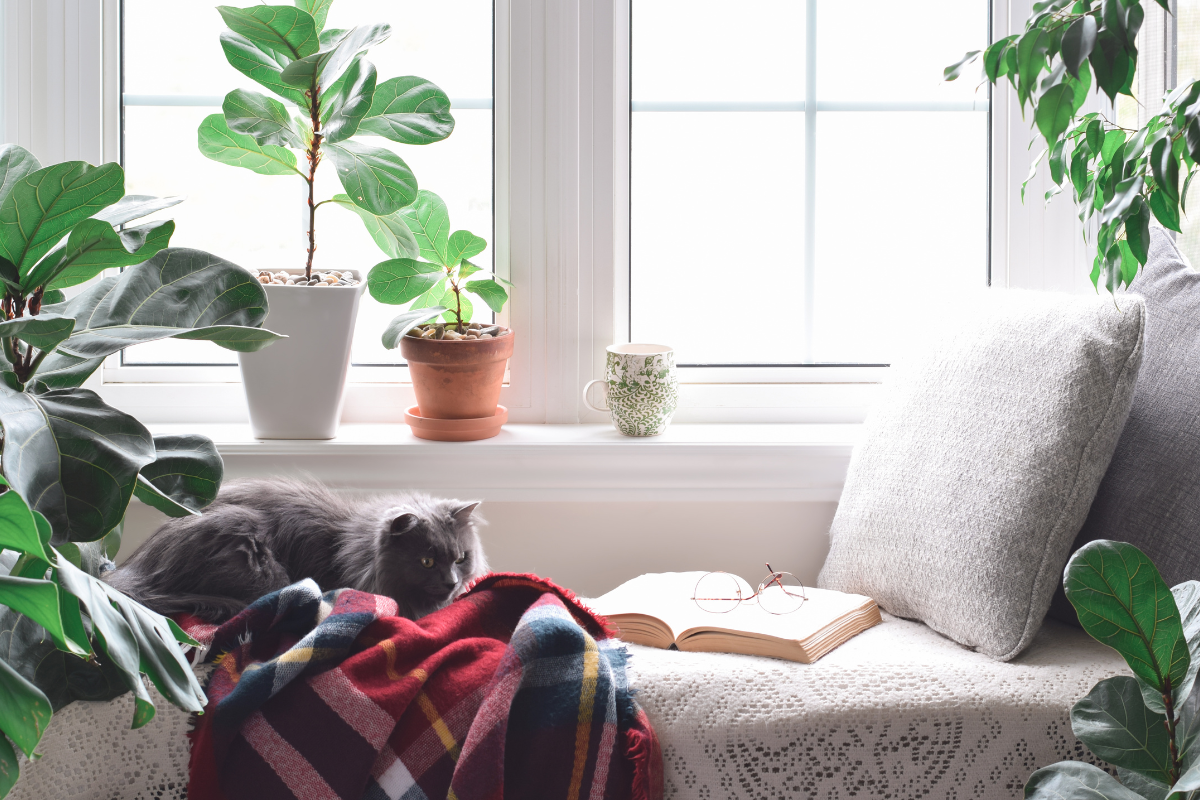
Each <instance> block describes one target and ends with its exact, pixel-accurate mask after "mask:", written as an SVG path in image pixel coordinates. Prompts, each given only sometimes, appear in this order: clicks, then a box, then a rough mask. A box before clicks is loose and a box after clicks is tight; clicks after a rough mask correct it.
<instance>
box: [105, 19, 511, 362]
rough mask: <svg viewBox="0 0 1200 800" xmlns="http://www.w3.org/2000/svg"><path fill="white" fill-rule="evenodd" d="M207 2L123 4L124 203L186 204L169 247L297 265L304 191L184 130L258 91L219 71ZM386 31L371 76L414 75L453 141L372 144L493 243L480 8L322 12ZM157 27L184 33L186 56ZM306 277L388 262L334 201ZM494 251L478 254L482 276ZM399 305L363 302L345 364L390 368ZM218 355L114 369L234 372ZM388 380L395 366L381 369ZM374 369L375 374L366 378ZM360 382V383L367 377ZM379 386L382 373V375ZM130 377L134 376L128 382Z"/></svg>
mask: <svg viewBox="0 0 1200 800" xmlns="http://www.w3.org/2000/svg"><path fill="white" fill-rule="evenodd" d="M216 5H217V3H216V2H214V0H171V2H162V0H124V3H123V49H122V54H123V82H124V86H123V115H124V133H123V140H122V158H123V162H124V165H125V169H126V175H127V177H126V189H127V191H128V192H129V193H131V194H152V195H159V196H163V195H178V194H183V195H187V196H188V199H187V201H186V202H185V203H183V204H182V205H180V206H177V207H175V208H172V209H170V210H169V211H168V212H165V214H164V216H170V217H172V218H174V219H175V220H176V221H177V223H178V227H177V229H176V233H175V235H174V237H173V238H172V244H173V245H175V246H187V247H197V248H201V249H204V250H208V251H210V252H213V253H216V254H217V255H220V256H223V257H225V258H228V259H229V260H231V261H233V262H235V263H237V264H240V265H241V266H244V267H246V268H248V269H252V270H258V269H271V270H279V269H297V268H302V267H303V265H304V262H305V258H306V246H307V240H306V230H307V229H306V225H307V210H306V208H305V206H304V205H303V204H302V198H304V197H306V191H307V190H306V185H305V184H304V182H303V181H301V180H300V179H299V178H292V177H287V176H279V177H274V176H264V175H258V174H255V173H252V172H249V171H247V170H243V169H238V168H236V167H230V166H226V165H224V164H220V163H217V162H215V161H210V160H208V159H207V158H205V157H204V156H202V155H201V154H200V152H199V150H198V149H197V146H196V129H197V128H198V127H199V125H200V122H201V121H202V120H203V119H204V118H205V117H206V116H208V115H209V114H213V113H220V105H221V101H222V100H223V99H224V96H225V94H226V93H227V92H229V91H230V90H232V89H235V88H239V87H242V88H247V89H254V90H256V91H261V92H263V93H268V92H267V90H265V89H263V88H262V87H261V86H259V85H258V84H256V83H254V82H253V81H252V80H250V79H249V78H247V77H245V76H243V75H242V74H241V73H239V72H237V71H236V70H235V69H233V67H231V66H229V64H228V62H227V61H226V60H225V57H224V54H223V53H222V50H221V46H220V43H219V40H218V37H219V35H220V33H221V31H222V30H224V29H225V25H224V23H223V22H222V20H221V17H220V15H219V14H218V13H217V11H216ZM373 22H389V23H391V25H392V28H393V31H392V36H391V37H390V38H389V39H388V40H387V41H386V42H384V43H382V44H380V45H378V46H376V47H374V48H372V49H371V51H370V53H369V54H368V58H369V59H370V60H371V61H372V63H374V64H375V66H376V67H377V69H378V70H379V78H380V80H381V81H382V80H385V79H389V78H393V77H399V76H402V75H420V76H422V77H424V78H427V79H429V80H431V81H433V82H434V83H436V84H437V85H438V86H440V87H441V88H442V89H443V90H444V91H445V92H446V93H447V94H448V95H449V96H450V98H451V101H452V105H453V113H454V118H455V129H454V133H453V134H451V135H450V137H449V138H448V139H446V140H444V141H442V142H438V143H435V144H432V145H425V146H421V147H416V146H404V145H397V144H394V143H392V142H389V141H388V140H386V139H383V138H381V137H372V138H371V144H374V145H377V146H381V147H390V148H393V149H395V150H396V151H397V152H398V153H399V154H400V156H401V157H402V158H404V160H405V161H407V162H408V164H409V166H411V167H412V169H413V172H414V173H415V174H416V176H417V179H418V182H419V185H420V186H421V187H422V188H427V189H432V190H433V191H435V192H437V193H438V194H439V195H441V197H442V198H443V199H444V200H445V201H446V203H447V205H448V206H449V209H450V218H451V221H452V223H453V224H454V226H455V228H456V229H459V228H466V229H468V230H471V231H473V232H475V233H477V234H478V235H481V236H483V237H484V238H486V239H488V241H489V245H490V244H491V243H492V242H493V241H494V238H495V237H494V234H493V224H492V175H493V147H492V63H493V55H492V52H493V46H492V25H493V22H492V0H444V2H439V3H422V2H417V0H357V2H354V3H349V2H343V3H334V4H333V6H332V9H331V11H330V14H329V18H328V22H327V25H326V27H327V28H349V27H353V26H355V25H361V24H367V23H373ZM166 31H186V32H187V36H186V40H187V42H188V43H189V44H188V46H186V47H181V46H180V41H181V40H180V39H179V38H178V36H173V35H164V32H166ZM341 191H342V189H341V186H340V185H339V183H338V180H337V177H336V175H335V174H334V173H333V169H332V166H331V165H325V167H324V169H322V170H320V171H319V173H318V178H317V196H318V198H326V197H329V196H331V195H333V194H335V193H338V192H341ZM316 231H317V243H318V249H317V252H316V256H315V259H314V268H316V269H353V270H355V271H358V272H362V273H364V274H365V273H366V271H367V270H369V269H370V268H371V267H372V266H373V265H375V264H377V263H379V262H380V261H383V260H385V259H386V258H387V256H385V255H384V254H383V253H382V252H381V251H380V250H379V249H378V248H377V247H376V246H375V244H374V242H372V241H371V239H370V237H369V236H367V234H366V231H365V230H364V228H363V226H362V223H361V222H360V221H359V219H358V218H357V217H356V216H355V215H354V214H352V213H350V212H348V211H346V210H345V209H342V208H340V207H338V206H336V205H335V204H329V205H325V206H322V207H321V208H320V209H318V211H317V223H316ZM492 251H493V248H492V247H491V246H489V248H488V249H487V250H486V251H484V253H483V254H482V255H480V256H479V259H478V263H479V264H480V266H484V267H485V268H490V265H491V263H492V257H493V255H492ZM397 312H398V309H397V308H395V307H393V306H385V305H382V304H380V303H377V302H376V301H374V300H373V299H372V298H371V297H370V295H368V294H364V296H363V301H362V305H361V308H360V311H359V317H358V325H357V328H356V330H355V336H354V346H353V362H354V364H355V365H356V366H390V365H395V364H398V363H401V359H400V354H399V351H398V350H386V349H384V347H383V346H382V344H381V343H380V341H379V337H380V333H381V332H382V330H383V328H384V326H385V325H386V323H387V322H388V320H390V319H391V318H392V317H393V316H395V315H396V313H397ZM235 363H236V360H235V359H234V357H233V354H231V353H230V352H229V351H226V350H221V349H220V348H217V347H216V346H214V345H209V344H202V343H196V342H177V341H171V340H167V341H163V342H157V343H153V344H146V345H141V346H139V347H137V348H131V349H130V350H129V351H128V352H127V353H126V354H125V355H124V361H123V366H136V365H143V366H144V365H164V364H174V365H177V364H196V365H199V364H207V365H227V364H235ZM383 372H384V373H385V375H388V376H391V375H393V374H394V371H389V370H384V371H383ZM378 374H379V373H378V371H376V372H375V375H378ZM367 377H372V376H367ZM385 379H386V378H385ZM135 380H136V378H135Z"/></svg>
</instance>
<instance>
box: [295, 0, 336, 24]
mask: <svg viewBox="0 0 1200 800" xmlns="http://www.w3.org/2000/svg"><path fill="white" fill-rule="evenodd" d="M331 5H333V0H296V8H300V9H303V10H304V11H306V12H308V14H309V15H310V16H311V17H312V18H313V21H314V22H315V23H316V25H317V30H318V31H323V30H325V18H326V17H328V16H329V7H330V6H331Z"/></svg>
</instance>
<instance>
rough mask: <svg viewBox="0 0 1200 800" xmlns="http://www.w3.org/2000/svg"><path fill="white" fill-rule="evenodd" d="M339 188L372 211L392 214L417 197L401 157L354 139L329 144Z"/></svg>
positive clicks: (411, 177) (413, 183) (381, 214)
mask: <svg viewBox="0 0 1200 800" xmlns="http://www.w3.org/2000/svg"><path fill="white" fill-rule="evenodd" d="M327 150H328V152H329V153H330V154H332V156H333V163H334V166H335V167H336V168H337V173H338V178H340V179H341V181H342V188H344V189H345V190H346V194H347V195H349V196H350V199H351V201H352V202H353V203H354V204H355V205H358V206H361V207H362V208H365V209H366V210H367V211H370V212H371V213H372V214H375V215H377V216H384V215H387V214H394V213H396V212H397V211H399V210H400V209H402V208H404V207H405V206H407V205H409V204H410V203H412V202H413V200H415V199H416V197H417V178H416V176H415V175H413V173H412V170H411V169H409V168H408V164H406V163H404V159H402V158H400V156H398V155H396V154H395V153H393V152H392V151H391V150H385V149H384V148H382V147H373V146H371V145H365V144H361V143H359V142H355V141H347V142H342V143H341V144H331V145H329V146H328V147H327Z"/></svg>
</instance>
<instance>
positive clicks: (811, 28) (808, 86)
mask: <svg viewBox="0 0 1200 800" xmlns="http://www.w3.org/2000/svg"><path fill="white" fill-rule="evenodd" d="M806 3H807V6H806V8H805V17H806V19H805V23H804V38H805V41H804V360H805V361H811V360H812V355H813V330H814V328H813V316H814V311H815V303H814V297H813V293H814V291H815V286H816V262H817V249H816V231H817V0H806Z"/></svg>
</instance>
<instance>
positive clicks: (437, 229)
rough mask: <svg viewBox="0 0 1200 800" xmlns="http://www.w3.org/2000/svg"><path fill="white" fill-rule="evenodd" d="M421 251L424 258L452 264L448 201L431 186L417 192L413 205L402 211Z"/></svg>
mask: <svg viewBox="0 0 1200 800" xmlns="http://www.w3.org/2000/svg"><path fill="white" fill-rule="evenodd" d="M400 216H401V218H403V220H404V222H405V223H406V224H407V225H408V229H409V230H410V231H412V234H413V236H414V237H416V240H417V246H418V247H419V248H420V250H421V258H423V259H425V260H426V261H432V262H434V263H435V264H441V265H442V266H443V267H450V266H452V264H451V263H450V253H449V239H450V213H449V212H448V211H447V210H446V204H445V203H444V202H443V201H442V198H440V197H438V196H437V195H436V194H434V193H433V192H431V191H429V190H428V189H422V190H421V191H420V192H418V193H417V199H416V200H415V201H414V202H413V203H412V205H410V206H408V207H407V208H404V209H403V210H401V212H400Z"/></svg>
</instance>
